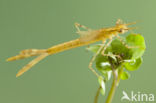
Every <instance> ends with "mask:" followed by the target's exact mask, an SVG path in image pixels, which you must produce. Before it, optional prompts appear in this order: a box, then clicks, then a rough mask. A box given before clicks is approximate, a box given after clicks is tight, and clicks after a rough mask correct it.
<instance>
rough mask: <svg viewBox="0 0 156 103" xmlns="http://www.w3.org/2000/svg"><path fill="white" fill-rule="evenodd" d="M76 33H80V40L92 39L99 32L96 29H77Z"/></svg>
mask: <svg viewBox="0 0 156 103" xmlns="http://www.w3.org/2000/svg"><path fill="white" fill-rule="evenodd" d="M77 33H78V34H79V35H80V41H82V42H87V41H92V40H94V39H96V38H97V37H98V34H99V32H98V31H96V30H89V31H79V32H77Z"/></svg>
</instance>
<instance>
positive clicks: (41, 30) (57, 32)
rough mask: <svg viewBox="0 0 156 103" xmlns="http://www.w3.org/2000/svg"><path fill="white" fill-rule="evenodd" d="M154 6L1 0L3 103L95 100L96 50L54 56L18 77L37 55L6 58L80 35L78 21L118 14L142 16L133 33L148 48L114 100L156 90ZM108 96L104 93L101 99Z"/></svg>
mask: <svg viewBox="0 0 156 103" xmlns="http://www.w3.org/2000/svg"><path fill="white" fill-rule="evenodd" d="M155 10H156V1H154V0H0V47H1V49H0V50H1V52H0V82H1V83H0V103H62V102H63V103H93V99H94V96H95V93H96V90H97V88H98V86H99V84H98V81H97V78H96V76H95V75H93V73H92V72H91V71H90V70H89V69H88V63H89V61H90V59H91V56H92V53H89V52H87V51H86V49H85V48H86V47H80V48H75V49H72V50H69V51H65V52H62V53H59V54H56V55H52V56H49V57H47V58H46V59H44V60H42V61H41V62H40V63H38V64H37V65H35V66H34V67H33V68H32V69H31V70H30V71H28V72H26V73H25V74H24V75H22V76H21V77H19V78H16V77H15V75H16V73H17V71H18V70H19V69H21V68H22V67H23V66H24V65H26V64H27V63H28V62H29V61H30V60H31V59H32V58H30V59H24V60H19V61H13V62H6V61H5V60H6V59H7V58H8V57H10V56H14V55H16V54H17V53H18V52H19V51H20V50H23V49H29V48H37V49H42V48H48V47H51V46H53V45H56V44H59V43H63V42H66V41H69V40H72V39H76V38H78V37H79V35H77V34H76V33H75V32H76V29H75V27H74V23H75V22H78V23H80V24H83V25H86V26H87V27H89V28H92V29H98V28H102V27H109V26H114V25H115V22H116V20H117V19H118V18H120V19H122V20H123V21H125V22H133V21H140V22H138V23H137V24H136V25H135V26H137V27H139V29H137V30H135V31H134V32H136V33H140V34H141V35H143V36H144V38H145V40H146V46H147V49H146V52H145V54H144V56H143V59H144V61H143V64H142V66H141V67H140V69H139V70H137V71H134V72H130V74H131V78H130V79H129V80H126V81H121V82H120V85H119V87H118V88H117V91H116V94H115V97H114V99H113V103H121V100H120V99H121V97H122V91H123V90H124V91H126V92H127V93H130V92H131V91H134V92H136V93H137V92H141V93H152V94H155V95H156V88H155V87H156V82H155V78H156V75H155V73H156V67H155V64H156V63H155V61H156V60H155V58H156V54H155V53H156V46H155V45H156V44H155V41H156V39H155V37H156V34H155V33H156V28H155V27H156V26H155V23H156V13H155ZM110 84H111V82H110ZM110 84H108V85H107V86H106V91H107V93H108V91H109V88H110ZM105 99H106V96H100V100H99V103H104V101H105Z"/></svg>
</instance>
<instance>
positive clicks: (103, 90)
mask: <svg viewBox="0 0 156 103" xmlns="http://www.w3.org/2000/svg"><path fill="white" fill-rule="evenodd" d="M98 81H99V84H100V86H101V94H103V95H104V94H105V91H106V88H105V82H104V79H103V77H102V76H100V77H99V78H98Z"/></svg>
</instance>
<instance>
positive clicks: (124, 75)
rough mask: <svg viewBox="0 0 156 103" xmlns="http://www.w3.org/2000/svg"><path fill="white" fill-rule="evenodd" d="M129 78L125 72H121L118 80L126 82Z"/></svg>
mask: <svg viewBox="0 0 156 103" xmlns="http://www.w3.org/2000/svg"><path fill="white" fill-rule="evenodd" d="M129 77H130V74H129V73H128V72H125V71H123V72H122V73H121V75H120V78H121V79H122V80H126V79H128V78H129Z"/></svg>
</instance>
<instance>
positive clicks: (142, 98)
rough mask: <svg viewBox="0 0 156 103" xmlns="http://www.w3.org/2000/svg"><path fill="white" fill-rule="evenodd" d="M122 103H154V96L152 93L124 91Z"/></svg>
mask: <svg viewBox="0 0 156 103" xmlns="http://www.w3.org/2000/svg"><path fill="white" fill-rule="evenodd" d="M122 95H123V96H122V97H121V101H131V102H153V101H154V94H152V93H149V94H147V93H141V92H134V91H131V92H130V93H127V92H125V91H122Z"/></svg>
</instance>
